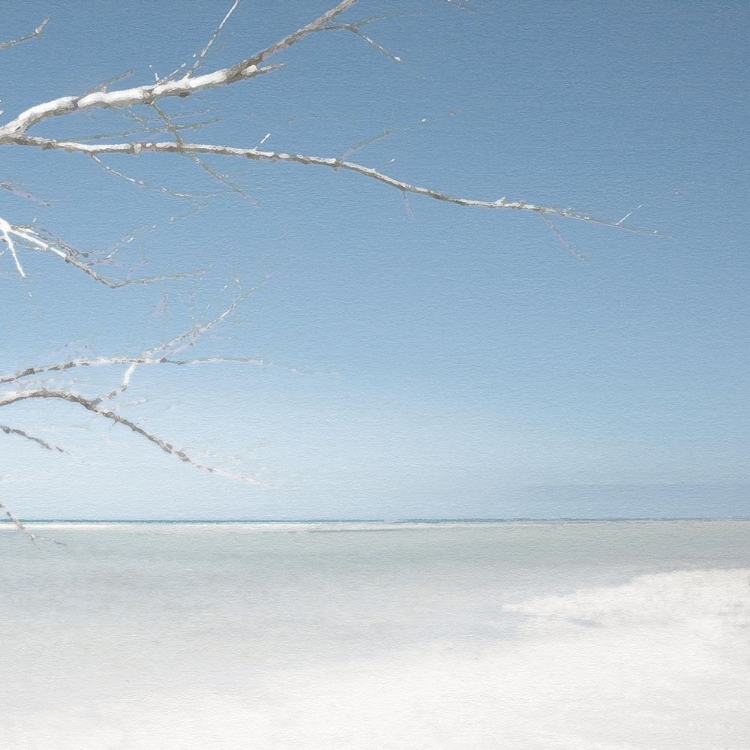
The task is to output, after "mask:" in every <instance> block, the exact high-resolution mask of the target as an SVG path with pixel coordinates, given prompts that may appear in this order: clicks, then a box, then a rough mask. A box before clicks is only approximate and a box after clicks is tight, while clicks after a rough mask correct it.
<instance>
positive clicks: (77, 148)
mask: <svg viewBox="0 0 750 750" xmlns="http://www.w3.org/2000/svg"><path fill="white" fill-rule="evenodd" d="M16 143H18V144H19V145H24V146H35V147H37V148H42V149H55V150H62V151H70V152H77V153H82V154H88V155H91V154H141V153H157V154H168V153H187V152H191V153H194V154H216V155H219V156H234V157H240V158H245V159H251V160H253V161H268V162H289V163H294V164H304V165H314V166H319V167H328V168H329V169H333V170H334V171H338V170H345V171H348V172H356V173H357V174H360V175H362V176H363V177H368V178H370V179H372V180H377V181H378V182H382V183H383V184H384V185H388V186H389V187H394V188H396V189H397V190H400V191H402V192H404V193H414V194H416V195H424V196H426V197H428V198H433V199H435V200H439V201H445V202H446V203H453V204H455V205H457V206H474V207H477V208H491V209H507V210H511V211H530V212H532V213H537V214H546V215H549V216H559V217H562V218H566V219H575V220H577V221H585V222H588V223H590V224H601V225H603V226H608V227H615V228H617V229H623V230H625V231H626V232H633V233H635V234H657V232H654V231H648V230H643V229H637V228H634V227H627V226H625V225H623V224H621V223H620V222H614V221H608V220H606V219H600V218H597V217H596V216H589V215H588V214H582V213H579V212H577V211H573V210H572V209H569V208H555V207H554V206H542V205H538V204H535V203H528V202H526V201H520V200H509V199H507V198H505V197H503V198H498V199H497V200H494V201H492V200H489V201H488V200H477V199H474V198H463V197H460V196H456V195H450V194H448V193H443V192H441V191H439V190H433V189H432V188H427V187H422V186H420V185H413V184H411V183H409V182H405V181H403V180H399V179H396V178H395V177H391V176H389V175H387V174H384V173H383V172H379V171H378V170H377V169H373V168H372V167H366V166H364V165H362V164H358V163H356V162H351V161H346V160H343V159H339V158H337V157H322V156H309V155H303V154H289V153H285V152H282V151H264V150H261V149H257V148H235V147H233V146H221V145H216V144H210V143H186V142H183V143H171V142H169V141H167V142H159V143H150V142H141V143H110V144H88V143H78V142H77V141H58V140H54V139H51V138H37V137H31V136H25V137H23V138H18V139H17V140H16Z"/></svg>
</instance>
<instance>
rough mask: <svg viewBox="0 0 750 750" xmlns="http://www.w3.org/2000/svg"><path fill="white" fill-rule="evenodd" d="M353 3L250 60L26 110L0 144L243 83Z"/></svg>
mask: <svg viewBox="0 0 750 750" xmlns="http://www.w3.org/2000/svg"><path fill="white" fill-rule="evenodd" d="M356 2H357V0H344V2H342V3H339V4H338V5H337V6H336V7H335V8H332V9H331V10H329V11H327V12H326V13H324V14H323V15H322V16H320V17H318V18H316V19H315V20H314V21H312V22H311V23H309V24H307V25H306V26H303V27H302V28H301V29H298V30H297V31H295V32H294V33H293V34H290V35H289V36H287V37H284V39H282V40H281V41H279V42H276V44H272V45H271V46H270V47H267V48H266V49H263V50H261V51H260V52H257V53H256V54H254V55H253V56H252V57H249V58H247V59H245V60H241V61H240V62H238V63H235V64H234V65H231V66H229V67H227V68H221V69H220V70H215V71H214V72H213V73H206V74H204V75H201V76H193V75H192V73H193V72H194V71H193V70H191V71H189V72H188V73H186V74H185V75H184V76H182V77H181V78H179V79H170V78H167V79H165V80H161V81H157V82H156V83H153V84H149V85H145V86H133V87H132V88H128V89H121V90H119V91H118V90H115V91H107V90H106V87H105V88H104V89H102V90H99V91H94V92H91V93H88V94H82V95H81V96H63V97H60V98H58V99H53V100H52V101H49V102H43V103H42V104H37V105H35V106H33V107H29V108H28V109H27V110H25V111H24V112H21V114H19V115H18V116H17V117H15V118H14V119H13V120H11V121H10V122H8V123H7V124H6V125H3V126H2V127H0V143H13V142H14V141H15V139H16V138H18V137H19V136H22V135H24V134H25V133H26V132H27V131H28V130H29V128H32V127H33V126H34V125H37V124H38V123H40V122H42V121H44V120H48V119H50V118H53V117H62V116H64V115H69V114H71V113H73V112H85V111H87V110H91V109H122V108H126V107H132V106H135V105H138V104H151V103H152V102H155V101H158V100H159V99H165V98H167V97H173V96H179V97H182V98H185V97H188V96H190V95H192V94H195V93H197V92H199V91H204V90H206V89H210V88H216V87H217V86H227V85H230V84H232V83H237V82H238V81H247V80H249V79H251V78H255V77H257V76H259V75H263V74H265V73H270V72H271V71H273V70H277V69H278V68H280V67H282V66H281V65H267V66H263V65H262V63H263V62H264V61H265V60H267V59H268V58H269V57H271V56H272V55H275V54H276V53H278V52H281V51H282V50H284V49H287V48H289V47H291V46H292V45H293V44H296V43H297V42H298V41H300V40H301V39H303V38H304V37H306V36H307V35H308V34H311V33H312V32H314V31H318V30H319V29H320V28H321V27H323V26H325V25H326V24H327V23H329V22H330V21H332V20H333V19H334V18H336V17H337V16H338V15H340V14H341V13H343V12H344V11H345V10H347V9H348V8H350V7H351V6H352V5H354V4H355V3H356ZM42 28H43V27H42ZM40 33H41V31H40Z"/></svg>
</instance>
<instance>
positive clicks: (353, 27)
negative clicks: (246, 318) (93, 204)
mask: <svg viewBox="0 0 750 750" xmlns="http://www.w3.org/2000/svg"><path fill="white" fill-rule="evenodd" d="M446 2H450V0H446ZM238 3H239V0H235V2H234V4H233V5H232V6H231V8H230V9H229V11H228V12H227V13H226V15H225V16H224V17H223V19H222V20H221V22H220V23H219V24H218V26H217V27H216V28H215V30H214V32H213V34H212V35H211V36H210V38H209V39H208V41H207V42H206V44H205V45H204V46H203V48H202V49H201V50H200V51H199V52H198V53H196V54H195V55H194V56H193V58H192V59H191V61H190V62H186V63H183V64H182V65H180V66H179V67H178V68H177V69H176V70H174V71H173V72H171V73H170V74H168V75H166V76H156V80H155V81H154V82H151V83H147V84H140V85H136V86H132V87H123V85H122V83H121V81H122V78H124V76H121V77H118V78H116V79H113V80H108V81H105V82H104V83H102V84H101V85H99V86H98V87H96V89H95V90H92V91H87V92H83V93H80V94H77V95H70V96H62V97H59V98H54V99H50V100H49V101H44V102H42V103H38V104H34V105H32V106H28V107H27V108H26V109H24V110H23V111H21V112H20V113H18V114H16V115H15V116H13V117H12V118H11V119H9V120H7V121H6V123H5V124H4V125H2V126H0V146H3V147H6V148H14V149H18V150H24V149H25V150H34V151H43V152H49V153H53V152H66V153H72V154H77V155H80V156H81V157H82V158H84V157H85V158H88V159H90V160H91V161H92V162H93V163H95V164H96V165H97V166H98V167H99V168H101V169H103V170H105V171H106V172H107V173H109V174H110V175H112V176H114V177H117V178H119V179H121V180H124V181H126V182H127V183H130V187H132V188H133V189H137V188H150V189H156V190H158V191H160V192H162V193H165V194H168V195H170V196H171V197H173V198H174V199H175V200H178V201H183V202H187V203H188V204H189V205H193V206H200V205H201V201H202V200H204V199H205V197H206V196H201V195H197V194H193V193H189V192H186V191H182V190H174V189H171V188H167V187H165V186H161V185H157V186H154V185H151V184H149V183H147V182H146V181H145V180H143V179H141V178H140V177H132V176H130V175H128V174H126V173H125V172H124V171H121V170H120V169H118V168H115V167H114V166H113V165H112V164H111V163H110V162H109V161H108V159H110V158H111V157H113V156H120V157H123V156H125V157H132V158H133V159H135V158H136V157H140V158H141V160H143V159H146V158H150V157H152V156H156V155H168V156H169V157H183V158H185V159H187V160H189V161H190V162H192V163H193V164H194V166H195V167H196V168H197V169H200V170H203V171H204V172H205V173H206V174H207V175H208V176H210V178H211V179H213V180H214V181H215V182H216V183H218V185H219V186H220V187H221V188H222V189H223V190H224V191H225V192H229V193H233V194H236V195H238V196H240V197H241V198H244V199H247V200H250V201H252V198H251V196H250V195H248V193H247V192H246V191H245V190H244V189H243V188H242V187H241V186H240V185H239V184H238V183H237V182H236V181H235V180H234V179H232V178H231V177H230V176H229V175H227V174H225V173H224V172H223V171H221V170H220V169H219V168H217V167H216V166H215V165H214V164H215V161H211V160H215V159H217V158H221V159H226V160H228V161H232V160H235V161H237V160H250V161H253V162H268V163H288V164H295V165H302V166H310V167H313V168H321V169H325V170H329V171H334V172H338V173H352V174H355V175H357V176H358V177H361V178H363V179H366V180H371V181H376V182H378V183H381V184H382V185H383V186H385V187H388V188H391V189H395V190H396V191H399V192H401V193H402V194H403V196H404V199H405V200H406V201H407V206H408V196H410V195H411V196H419V197H421V198H426V199H431V200H436V201H442V202H446V203H449V204H454V205H457V206H462V207H466V208H472V209H477V208H484V209H490V210H505V211H516V212H527V213H530V214H536V215H538V216H540V217H541V218H542V219H543V220H544V221H545V222H546V223H547V224H548V225H549V226H550V227H551V229H552V230H553V232H554V233H555V234H556V235H557V237H558V239H560V240H561V241H562V242H563V243H564V244H565V240H564V238H563V237H562V235H561V233H560V231H559V230H558V228H557V226H556V225H555V224H554V221H555V220H556V219H558V218H563V219H574V220H580V221H584V222H588V223H596V224H606V225H611V226H615V227H618V228H623V229H625V228H626V227H624V226H623V224H622V221H620V222H609V221H605V220H602V219H598V218H596V217H593V216H588V215H584V214H581V213H577V212H575V211H573V210H570V209H564V208H555V207H552V206H546V205H538V204H535V203H530V202H526V201H522V200H513V199H509V198H506V197H500V198H496V199H483V198H474V197H463V196H459V195H452V194H450V193H446V192H443V191H441V190H437V189H434V188H432V187H425V186H422V185H419V184H415V183H413V182H408V181H405V180H404V179H401V178H399V177H395V176H391V175H390V174H388V173H385V172H383V171H380V170H378V169H375V168H372V167H369V166H366V164H364V163H362V162H360V161H356V160H352V159H353V158H354V155H355V153H356V152H357V151H359V150H361V149H363V148H364V147H365V146H367V145H369V144H370V143H372V142H374V141H375V140H378V139H380V138H383V137H386V136H387V135H389V134H390V132H389V131H385V132H384V133H381V134H379V135H376V136H373V137H371V138H369V139H367V140H365V141H364V142H362V143H359V144H357V145H355V146H353V147H351V148H349V149H348V150H347V151H346V152H345V153H344V154H343V155H339V156H321V155H317V154H310V153H304V154H301V153H293V152H289V151H277V150H269V149H267V148H264V143H263V142H261V143H260V144H259V145H258V146H248V145H246V144H239V145H230V144H229V143H214V142H211V141H207V142H206V141H202V140H194V139H193V138H192V137H188V135H189V133H191V132H192V131H195V130H197V129H199V128H200V127H204V126H206V125H207V124H208V123H209V121H208V120H206V119H205V118H204V119H202V120H201V119H196V116H197V113H196V112H195V111H194V110H193V109H191V108H190V107H191V102H192V101H193V100H194V99H195V98H196V97H197V96H198V95H201V94H203V93H207V92H213V91H216V90H220V89H231V90H232V91H236V92H237V93H238V94H239V95H241V94H242V92H243V91H246V90H247V85H248V82H250V81H251V80H253V79H256V78H259V77H261V76H267V75H279V74H280V73H279V71H281V70H282V69H283V68H284V65H285V64H284V62H283V61H281V62H279V61H278V60H279V59H280V57H282V55H283V53H285V52H287V51H288V50H290V49H291V48H292V47H294V46H295V45H297V44H298V43H300V42H302V41H303V40H305V39H306V38H308V37H310V36H311V35H317V34H320V33H323V32H328V33H333V32H345V33H350V34H353V35H356V36H357V37H359V38H360V39H361V40H362V41H363V42H365V43H366V44H367V45H369V46H370V47H371V48H373V49H374V50H375V51H376V52H378V53H380V54H383V55H386V56H387V57H389V58H390V59H391V60H392V61H394V62H396V63H398V62H399V61H400V58H399V57H397V56H396V55H395V54H393V53H392V52H390V51H389V50H388V49H386V48H385V47H384V46H383V45H381V44H380V43H379V42H378V41H376V39H375V38H374V37H373V36H372V35H371V33H370V31H369V27H370V26H371V25H373V24H376V23H377V22H379V21H383V20H384V19H385V17H384V16H380V15H374V16H369V17H365V18H360V19H356V20H346V18H347V17H346V16H345V12H346V11H349V10H350V9H351V8H352V6H354V5H355V4H356V3H357V0H344V1H343V2H340V3H339V4H338V5H336V6H335V7H332V8H330V9H329V10H328V11H327V12H325V13H323V14H322V15H320V16H319V17H318V18H316V19H315V20H313V21H311V22H310V23H308V24H306V25H304V26H302V27H301V28H299V29H298V30H297V31H294V32H293V33H291V34H289V35H288V36H285V37H284V38H282V39H281V40H280V41H278V42H275V43H273V44H271V45H270V46H268V47H265V48H264V49H262V50H260V51H259V52H256V53H255V54H252V55H250V56H248V57H245V58H244V59H241V60H238V61H237V62H235V63H234V64H231V65H228V66H224V67H219V68H216V69H210V53H211V52H212V49H214V47H215V45H216V43H217V40H218V39H219V38H220V36H221V34H222V32H223V31H224V30H225V28H226V27H227V25H228V24H229V23H230V21H231V17H232V15H233V13H234V12H235V10H236V8H237V6H238ZM47 23H48V20H44V21H43V22H42V23H41V24H40V25H39V26H38V27H37V28H36V29H35V30H34V31H32V32H30V33H28V34H27V35H25V36H22V37H19V38H17V39H13V40H9V41H6V42H3V43H2V44H0V49H2V50H6V49H8V48H10V47H13V46H15V45H17V44H20V43H23V42H25V43H32V42H33V43H40V42H39V41H35V40H37V39H38V38H39V37H42V36H43V32H44V30H45V27H46V26H47ZM41 41H43V40H41ZM207 71H208V72H207ZM211 109H212V111H210V112H209V113H208V115H209V116H213V114H214V111H213V110H214V107H213V106H212V108H211ZM97 112H99V113H104V114H105V115H107V119H106V122H107V124H109V123H110V122H112V123H114V122H116V121H120V122H121V121H122V120H125V121H126V122H127V126H126V130H124V131H120V132H117V133H115V134H106V133H99V132H96V133H90V132H81V127H82V124H81V115H82V114H84V113H97ZM198 114H199V113H198ZM76 116H77V117H76ZM186 118H187V119H186ZM68 121H73V124H70V123H69V122H68ZM66 127H67V131H66ZM42 128H45V129H46V131H47V132H48V133H49V132H50V131H52V134H51V135H38V134H37V133H38V131H39V130H40V129H42ZM56 128H57V129H58V131H59V132H60V133H61V134H59V135H56V134H55V132H54V131H55V129H56ZM84 130H85V128H84ZM71 131H72V133H73V134H72V135H69V134H67V133H69V132H71ZM264 140H265V139H264ZM1 186H2V187H3V188H4V189H5V190H6V191H9V192H11V193H13V194H15V195H16V196H24V197H28V198H29V199H30V200H33V199H34V196H31V195H25V193H24V191H23V190H22V189H21V188H19V187H18V186H17V185H15V184H14V183H13V182H12V181H6V182H3V183H2V184H1ZM626 218H627V217H626ZM173 219H174V217H172V218H170V220H169V222H171V221H173ZM169 222H168V223H169ZM139 231H142V227H139V228H136V229H134V230H132V231H130V232H129V233H127V234H126V236H125V237H123V238H122V239H121V240H120V241H119V242H118V243H116V244H115V245H114V246H112V247H110V248H108V249H107V250H106V251H102V252H98V253H96V252H92V251H89V250H83V249H81V248H80V247H78V246H77V244H76V243H75V242H69V241H66V240H65V239H64V238H62V237H59V236H57V234H56V233H55V232H53V231H51V230H48V229H46V228H45V227H44V226H42V225H40V224H38V223H25V224H24V223H20V222H17V221H15V220H14V219H13V217H12V216H10V215H7V214H5V211H3V216H2V217H0V239H1V240H2V242H3V244H4V251H3V254H5V256H6V257H7V258H9V259H10V261H11V263H12V268H13V269H14V271H15V273H16V275H17V276H18V277H20V278H22V279H26V278H27V277H28V276H29V273H30V272H29V270H28V263H29V261H28V259H29V258H30V257H32V256H37V255H41V256H43V257H44V258H45V259H46V260H47V261H48V262H49V263H60V264H65V265H66V267H68V268H72V269H73V270H74V271H75V272H77V273H80V274H84V275H85V276H86V277H88V279H89V281H90V282H91V283H92V284H98V285H100V286H104V287H107V288H109V289H110V290H119V289H122V288H125V287H136V286H143V285H156V284H158V283H162V282H173V283H174V284H179V283H181V281H184V280H193V279H195V278H196V277H200V276H202V275H204V274H205V273H206V271H207V268H202V269H198V270H188V271H183V270H174V271H170V272H167V273H160V274H157V275H151V276H145V275H136V274H135V272H134V269H131V271H130V273H126V274H125V275H122V274H120V275H117V274H113V273H112V270H113V269H114V268H115V267H116V266H115V263H116V260H117V258H119V255H118V253H119V252H120V250H121V249H122V248H123V247H125V246H127V245H128V243H130V242H131V241H132V240H133V238H134V237H135V236H136V235H137V233H138V232H139ZM628 231H633V230H630V229H628ZM266 278H267V276H266ZM261 283H262V282H261ZM233 288H236V291H235V292H234V294H233V297H232V299H231V300H230V301H228V302H225V304H224V307H223V309H222V311H221V312H220V313H219V314H217V315H216V314H215V315H213V316H209V317H206V318H204V319H202V320H200V321H198V322H196V323H195V324H194V325H192V326H189V327H185V328H184V330H182V331H181V332H179V333H178V334H176V335H173V336H170V337H168V338H167V340H166V341H165V342H163V343H160V344H157V345H153V346H150V347H147V348H145V349H142V350H141V351H140V352H138V353H137V354H134V355H130V356H124V355H113V354H106V355H92V354H88V353H87V354H83V355H77V356H62V357H61V358H60V359H57V360H55V361H51V362H46V361H45V362H40V363H34V364H32V365H30V366H25V367H21V368H19V369H16V370H15V371H13V372H11V373H9V374H7V375H4V376H2V377H0V386H2V389H3V390H2V391H0V407H11V406H13V405H14V404H19V405H20V404H23V403H29V402H34V401H42V402H45V403H47V402H64V403H67V404H70V405H73V406H75V407H78V408H80V409H83V410H85V411H87V412H88V413H90V414H92V415H94V416H95V417H97V418H100V419H102V420H107V421H109V422H110V423H112V424H114V425H120V426H123V427H127V428H128V429H130V430H131V431H132V432H133V433H135V434H136V435H138V436H139V437H141V438H143V439H145V440H147V441H149V442H150V443H151V444H153V445H154V446H155V447H156V448H158V449H160V450H161V451H163V452H165V453H167V454H169V455H170V456H172V457H175V458H177V459H179V460H181V461H183V462H186V463H189V464H191V465H192V466H194V467H195V468H197V469H199V470H202V471H205V472H211V473H217V474H222V475H225V476H230V477H234V478H236V479H238V480H241V481H247V482H252V483H260V484H262V481H261V480H260V479H259V478H258V477H256V476H253V475H252V474H249V473H245V472H236V471H230V470H227V469H224V468H222V467H221V466H218V465H214V464H212V463H210V462H207V461H204V460H202V459H201V458H200V457H197V456H195V455H192V454H191V453H190V452H189V451H187V450H185V449H183V448H180V447H178V444H177V443H176V442H175V441H174V440H172V439H171V438H170V439H166V438H165V437H163V436H162V435H161V434H158V433H157V432H155V431H153V430H151V429H149V428H147V427H146V426H144V425H143V424H142V423H141V422H139V421H138V420H137V419H131V418H130V417H128V416H125V415H124V414H123V413H121V411H120V409H121V408H122V396H123V394H124V393H125V392H126V391H127V390H128V388H129V386H130V384H131V379H132V377H133V375H134V373H135V372H136V371H137V370H138V368H143V367H151V366H155V365H158V366H159V367H160V368H164V367H169V366H170V365H172V366H193V365H196V366H197V365H209V364H211V365H213V364H221V363H228V362H232V361H233V362H241V363H246V364H251V363H255V364H262V361H261V360H258V359H253V358H251V357H245V356H238V357H228V356H225V355H214V356H202V357H193V356H190V354H189V351H190V350H191V349H192V347H193V346H194V345H195V344H196V342H197V341H198V340H199V339H201V338H203V337H206V336H207V335H208V334H210V333H212V332H214V331H215V330H216V329H217V328H218V327H219V326H220V325H221V324H222V323H224V322H225V321H226V320H227V319H229V318H230V317H232V316H233V315H234V313H235V311H236V310H237V308H238V306H239V305H240V304H241V303H242V302H243V301H245V300H246V299H247V298H248V297H249V296H250V295H251V294H252V293H253V292H254V291H255V290H256V289H257V286H256V287H253V288H252V289H250V290H243V289H242V286H241V284H240V283H239V282H237V283H236V285H234V286H233ZM92 369H105V370H107V371H115V372H118V373H119V376H118V378H117V381H116V382H113V383H111V384H109V385H108V386H107V387H102V386H101V384H97V386H96V387H93V386H92V384H88V385H87V386H86V387H83V386H82V385H81V384H80V382H79V379H78V378H79V377H80V373H82V372H84V371H90V370H92ZM50 378H52V379H54V382H50V381H49V379H50ZM15 414H17V411H16V412H15V413H14V415H15ZM0 430H1V431H2V432H3V433H5V434H6V435H8V436H11V437H13V438H19V439H23V440H27V441H31V442H33V443H35V444H36V445H37V446H39V447H40V448H42V449H45V450H49V451H62V450H63V448H61V447H59V446H57V445H54V444H53V443H52V442H50V441H49V440H47V439H45V438H43V437H40V436H39V435H36V434H34V433H33V432H32V431H31V430H29V429H27V428H25V427H19V426H17V424H16V423H15V422H13V423H8V424H0ZM0 508H3V509H4V510H5V512H6V513H7V515H8V516H9V517H10V518H11V520H12V521H13V522H14V523H15V524H16V525H17V526H19V527H22V524H21V522H20V521H19V519H18V518H16V517H15V516H14V515H13V514H12V513H11V512H10V510H8V508H7V507H6V506H5V505H0Z"/></svg>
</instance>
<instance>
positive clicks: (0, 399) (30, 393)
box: [0, 388, 263, 485]
mask: <svg viewBox="0 0 750 750" xmlns="http://www.w3.org/2000/svg"><path fill="white" fill-rule="evenodd" d="M32 399H55V400H60V401H67V402H68V403H71V404H78V405H79V406H82V407H83V408H84V409H86V410H88V411H90V412H92V413H93V414H96V415H97V416H100V417H103V418H104V419H108V420H110V421H111V422H114V423H116V424H121V425H123V426H124V427H128V428H129V429H131V430H132V431H133V432H135V433H136V434H138V435H141V436H142V437H144V438H145V439H146V440H148V441H149V442H151V443H153V444H154V445H156V446H158V447H159V448H161V450H163V451H164V452H165V453H168V454H169V455H170V456H174V457H175V458H178V459H179V460H180V461H184V462H185V463H188V464H190V465H191V466H194V467H195V468H197V469H200V470H201V471H206V472H209V473H211V474H218V475H219V476H223V477H228V478H231V479H239V480H242V481H244V482H249V483H250V484H256V485H263V482H261V481H260V480H258V479H256V478H255V477H251V476H246V475H244V474H236V473H234V472H228V471H225V470H224V469H222V468H220V467H216V466H208V465H206V464H203V463H200V462H199V461H196V460H195V459H194V458H192V457H191V456H189V455H188V454H187V453H186V452H185V451H183V450H181V449H179V448H177V447H175V446H174V445H173V444H172V443H170V442H168V441H166V440H164V439H163V438H160V437H159V436H158V435H156V434H154V433H153V432H150V431H149V430H147V429H145V428H144V427H142V426H141V425H139V424H137V423H136V422H133V421H132V420H130V419H127V418H126V417H123V416H121V415H120V414H118V413H117V412H114V411H111V410H108V409H103V408H102V407H101V406H99V403H98V401H97V400H96V399H90V398H86V397H85V396H82V395H81V394H78V393H72V392H70V391H63V390H57V389H51V388H36V389H33V390H27V391H16V392H11V393H6V394H5V395H3V396H0V407H3V406H10V405H11V404H15V403H19V402H21V401H28V400H32Z"/></svg>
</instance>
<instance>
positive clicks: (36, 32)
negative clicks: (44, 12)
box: [0, 18, 49, 50]
mask: <svg viewBox="0 0 750 750" xmlns="http://www.w3.org/2000/svg"><path fill="white" fill-rule="evenodd" d="M48 23H49V18H45V19H44V20H43V21H42V22H41V23H40V24H39V26H37V27H36V28H35V29H34V31H32V32H31V33H30V34H26V36H20V37H18V39H11V40H10V41H7V42H0V50H3V49H8V47H13V46H15V45H16V44H21V42H28V41H29V39H34V38H35V37H37V36H41V34H42V32H43V31H44V27H45V26H46V25H47V24H48Z"/></svg>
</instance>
